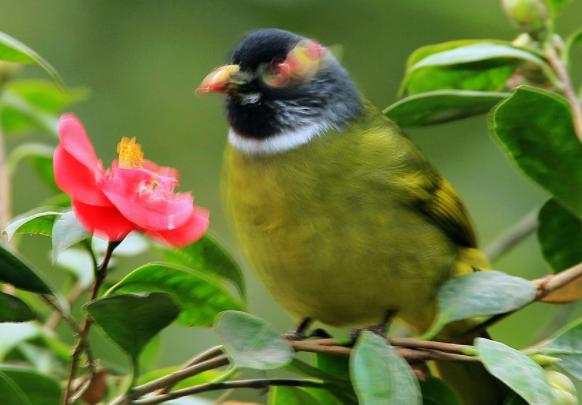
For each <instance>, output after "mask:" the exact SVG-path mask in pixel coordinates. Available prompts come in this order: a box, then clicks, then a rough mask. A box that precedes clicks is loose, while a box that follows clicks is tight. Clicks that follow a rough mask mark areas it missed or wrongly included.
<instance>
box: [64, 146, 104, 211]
mask: <svg viewBox="0 0 582 405" xmlns="http://www.w3.org/2000/svg"><path fill="white" fill-rule="evenodd" d="M53 165H54V169H55V181H56V183H57V185H58V186H59V188H60V189H61V190H63V191H64V192H65V193H67V194H69V195H70V196H71V197H72V198H73V199H74V200H77V201H80V202H83V203H85V204H91V205H102V206H111V203H110V202H109V200H108V199H107V197H105V195H104V194H103V193H102V192H101V191H100V190H99V187H98V186H97V180H96V177H97V175H98V174H99V171H100V166H97V168H94V169H91V168H89V167H88V166H87V165H85V164H83V163H82V162H80V161H79V160H77V159H76V158H75V157H74V156H73V155H71V154H70V153H69V152H68V151H67V150H65V148H64V147H63V145H59V146H57V148H56V149H55V153H54V156H53Z"/></svg>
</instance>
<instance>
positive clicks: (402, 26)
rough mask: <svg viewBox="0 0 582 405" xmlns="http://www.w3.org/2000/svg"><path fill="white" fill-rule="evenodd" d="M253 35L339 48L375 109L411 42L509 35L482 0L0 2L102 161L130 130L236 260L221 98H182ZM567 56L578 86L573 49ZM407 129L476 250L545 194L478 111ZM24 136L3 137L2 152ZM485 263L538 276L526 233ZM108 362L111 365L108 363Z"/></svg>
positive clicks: (576, 7)
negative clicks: (284, 34)
mask: <svg viewBox="0 0 582 405" xmlns="http://www.w3.org/2000/svg"><path fill="white" fill-rule="evenodd" d="M580 16H582V1H578V2H574V4H573V5H572V6H570V7H569V8H567V9H566V12H565V13H564V15H563V16H562V17H561V18H560V19H559V21H558V31H559V32H560V33H562V34H568V33H569V32H571V31H573V30H574V29H576V28H577V24H580V23H581V22H582V21H581V20H580ZM261 27H279V28H284V29H288V30H292V31H296V32H299V33H301V34H304V35H308V36H311V37H313V38H316V39H318V40H320V41H321V42H322V43H324V44H328V45H331V44H341V45H342V46H343V63H344V65H345V66H346V67H347V69H348V70H349V71H350V72H351V74H352V75H353V77H354V79H355V81H356V82H357V84H358V85H359V86H360V89H361V90H362V92H363V93H364V94H366V95H367V97H368V98H370V99H371V100H372V101H373V102H374V103H375V104H376V105H377V106H379V107H382V108H383V107H385V106H387V105H389V104H391V103H392V102H394V101H395V100H396V92H397V89H398V85H399V82H400V80H401V78H402V76H403V71H404V63H405V60H406V58H407V56H408V55H409V54H410V53H411V52H412V51H413V50H414V49H416V48H417V47H419V46H422V45H425V44H430V43H435V42H441V41H447V40H454V39H461V38H501V39H511V38H513V37H514V36H515V35H516V33H515V31H514V29H513V28H512V27H511V26H510V24H509V22H508V21H507V20H506V18H505V16H504V15H503V13H502V9H501V6H500V5H499V2H498V1H495V0H473V1H471V2H467V1H463V0H440V1H426V0H400V1H397V0H394V1H386V0H368V1H357V0H327V1H312V0H239V1H232V0H134V1H128V0H126V1H119V0H82V1H81V0H50V1H49V0H43V1H39V0H0V31H3V32H6V33H8V34H10V35H12V36H14V37H15V38H18V39H20V40H21V41H23V42H24V43H26V44H28V45H30V46H31V47H32V48H34V49H35V50H37V51H38V52H39V53H40V54H41V55H43V56H44V57H45V58H46V59H48V60H49V61H50V62H51V63H52V64H53V65H54V66H55V67H56V68H57V69H58V71H59V72H60V73H61V75H62V76H63V78H64V79H65V81H66V83H67V85H69V86H87V87H88V88H89V89H90V90H91V97H90V98H89V99H88V100H87V101H86V102H83V103H82V104H79V105H77V106H75V108H74V112H75V113H76V114H78V116H79V117H80V118H81V120H82V121H83V122H84V123H85V125H86V128H87V130H88V131H89V134H90V136H91V138H92V139H93V141H94V143H95V145H96V148H97V151H98V154H99V155H100V156H101V157H102V158H103V159H104V161H105V162H106V163H108V162H109V161H110V160H111V159H112V158H113V156H114V153H115V146H116V144H117V142H118V140H119V138H120V137H121V136H125V135H136V136H137V137H138V139H139V141H140V142H141V143H142V145H143V148H144V150H145V153H146V156H147V157H149V158H151V159H152V160H155V161H157V162H159V163H161V164H165V165H171V166H175V167H177V168H178V169H179V170H180V171H181V173H182V183H183V188H184V189H191V190H194V194H195V196H196V198H197V201H198V203H199V204H200V205H202V206H205V207H208V208H210V210H211V213H212V217H211V221H212V222H211V229H212V231H213V232H214V233H215V234H216V235H218V237H219V238H220V239H221V240H223V241H224V242H225V243H226V244H227V245H228V246H230V247H232V251H233V252H234V253H235V255H236V256H237V257H239V258H240V254H238V251H237V249H236V243H235V241H234V240H233V239H232V238H231V235H230V233H229V229H228V226H227V224H226V223H225V219H224V215H223V211H222V205H221V198H220V192H219V187H218V186H219V181H220V169H221V160H222V150H223V147H224V144H225V140H226V136H225V134H226V130H227V126H226V122H225V119H224V117H223V113H222V101H221V99H220V98H219V97H218V96H216V97H215V96H211V97H208V96H201V95H195V94H193V89H194V88H195V87H196V85H197V84H198V82H199V81H200V80H201V79H202V78H203V77H204V76H205V75H206V73H208V72H209V71H210V70H211V69H212V68H214V67H215V66H217V65H220V64H223V63H224V62H225V61H226V60H227V57H228V54H229V52H230V49H231V47H232V46H233V45H234V44H235V43H236V42H237V41H238V40H239V39H240V37H241V36H242V35H243V34H244V33H245V32H247V31H250V30H253V29H256V28H261ZM574 56H575V64H574V66H575V69H574V71H575V72H578V73H575V78H576V79H577V82H578V83H580V79H581V78H582V74H580V73H582V69H581V68H582V60H581V59H582V58H581V56H582V55H581V52H579V51H578V52H577V53H576V54H575V55H574ZM24 76H26V77H35V76H38V77H43V72H41V71H40V70H39V69H38V68H34V67H28V68H27V71H26V74H25V75H24ZM408 133H409V134H410V135H411V137H412V138H413V139H414V140H415V141H416V142H417V143H418V144H419V145H420V146H421V148H422V149H423V150H424V151H425V152H426V154H427V155H428V156H429V157H430V159H431V160H432V161H433V162H434V163H435V165H436V166H437V167H438V168H439V169H440V170H441V172H442V173H443V174H444V175H445V176H446V177H448V178H449V179H450V181H451V182H452V183H453V185H454V186H455V187H456V188H457V189H458V191H459V193H460V194H461V195H462V197H463V199H464V200H465V202H466V204H467V206H468V208H469V211H470V212H471V214H472V216H473V218H474V221H475V223H476V228H477V229H478V233H479V235H480V240H481V242H482V244H483V245H487V243H488V242H490V241H491V240H492V239H493V238H494V237H495V236H496V235H498V234H499V233H500V232H501V231H502V230H504V229H505V228H506V227H507V226H509V225H510V224H512V223H514V222H515V221H516V220H518V219H519V218H520V217H522V216H523V215H525V214H526V213H528V212H529V211H531V210H532V209H535V208H537V207H540V206H541V204H542V203H543V202H544V201H545V199H546V194H545V193H544V192H543V191H542V190H541V189H539V188H538V187H537V186H536V185H534V184H533V183H531V182H530V181H528V180H527V179H526V178H525V177H524V176H522V175H521V174H520V173H518V172H517V170H516V169H515V168H514V167H513V166H512V165H511V164H510V162H509V161H508V160H507V159H506V158H505V157H504V156H503V155H502V153H501V151H500V150H499V149H498V148H497V146H496V145H495V144H494V143H493V142H492V140H491V138H490V137H489V135H488V133H487V122H486V118H485V117H484V116H483V117H478V118H474V119H469V120H464V121H460V122H456V123H453V124H447V125H441V126H436V127H429V128H423V129H415V130H409V131H408ZM27 139H30V137H28V138H24V139H23V138H19V139H13V140H10V141H9V146H11V147H13V146H14V145H15V144H17V143H20V142H22V141H23V140H27ZM14 188H15V196H14V197H15V200H14V206H15V213H22V212H24V211H27V210H29V209H31V208H33V207H35V206H36V205H37V204H38V202H39V201H41V200H42V198H43V197H45V196H46V194H47V193H46V190H45V189H44V188H43V186H42V184H41V183H40V182H39V181H38V180H37V178H36V176H35V175H34V174H33V173H32V171H31V170H29V169H28V168H25V167H23V169H22V170H21V171H20V173H19V174H18V176H17V178H16V181H15V183H14ZM22 249H23V252H24V253H25V254H27V255H28V256H29V257H31V258H32V259H33V261H35V262H36V263H37V264H38V265H39V266H40V267H43V268H44V269H45V270H46V271H47V272H49V273H51V274H52V275H53V277H55V278H58V277H59V276H58V275H57V274H56V273H55V272H57V270H56V269H47V268H46V263H47V257H48V253H46V251H47V249H48V241H46V240H42V239H41V238H35V239H34V240H33V241H30V240H27V241H25V243H23V244H22ZM39 252H40V253H39ZM241 260H242V259H241ZM127 266H129V264H128V265H127ZM495 268H496V269H499V270H503V271H506V272H508V273H511V274H515V275H520V276H524V277H528V278H533V277H539V276H541V275H543V274H544V273H546V272H547V271H548V267H547V266H546V265H545V264H544V262H543V260H542V258H541V255H540V253H539V250H538V247H537V244H536V240H535V237H530V238H529V239H528V241H527V243H524V244H523V245H522V246H520V247H519V248H518V249H516V250H515V251H514V252H512V253H511V254H509V255H507V256H506V257H505V258H504V259H503V260H501V261H499V262H498V263H496V265H495ZM246 270H247V271H246V280H247V284H248V289H249V303H248V304H249V309H250V311H252V312H255V313H257V314H258V315H260V316H262V317H264V318H266V319H268V320H269V321H271V322H272V323H274V324H275V325H276V326H277V327H278V328H279V329H280V330H288V329H290V328H291V327H292V322H291V320H290V318H289V317H288V316H287V315H286V314H284V313H283V312H282V310H281V309H280V308H279V306H278V305H276V304H274V303H273V301H272V299H271V297H270V296H269V295H268V293H267V292H266V291H265V289H264V288H263V287H262V286H261V285H260V283H259V282H258V280H257V279H256V277H255V276H254V274H253V273H252V272H251V271H250V269H248V266H246ZM387 282H389V281H388V280H387ZM577 312H578V315H579V314H580V313H581V311H580V309H578V310H577ZM575 315H576V314H575V312H574V311H568V310H567V309H563V308H560V307H558V308H556V307H552V308H551V307H549V306H544V305H538V304H536V305H533V306H531V307H530V308H528V309H527V310H525V311H522V312H520V313H519V314H518V315H516V316H513V317H512V318H510V319H509V320H508V321H506V322H504V323H503V324H502V325H500V326H498V327H497V328H496V330H494V336H495V337H497V338H500V339H502V340H504V341H506V342H507V343H509V344H512V345H516V346H518V347H519V346H523V345H525V344H528V343H531V342H532V341H533V340H535V339H538V338H539V337H540V334H543V333H544V330H546V328H547V325H548V322H550V321H551V320H552V319H554V318H555V317H556V316H559V317H561V318H563V320H566V319H567V318H568V317H574V316H575ZM214 340H215V337H214V335H213V334H212V332H211V331H205V330H200V329H185V328H180V327H171V328H170V329H168V330H167V331H165V332H164V335H163V339H162V347H161V355H160V358H159V364H160V365H169V364H175V363H178V362H181V361H183V360H185V359H186V358H188V357H189V356H191V355H193V354H195V353H196V351H198V350H199V349H201V348H203V347H206V346H209V345H210V344H212V343H213V342H214ZM102 350H109V349H108V348H107V346H104V347H103V348H102ZM108 357H110V358H111V359H112V360H113V361H115V362H116V363H119V364H121V365H123V364H124V359H123V358H117V357H120V355H119V354H116V355H115V356H111V355H109V356H108Z"/></svg>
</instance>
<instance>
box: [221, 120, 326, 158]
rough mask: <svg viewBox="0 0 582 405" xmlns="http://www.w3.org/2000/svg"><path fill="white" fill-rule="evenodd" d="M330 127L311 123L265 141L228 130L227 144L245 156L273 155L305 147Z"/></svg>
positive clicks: (321, 123) (320, 123)
mask: <svg viewBox="0 0 582 405" xmlns="http://www.w3.org/2000/svg"><path fill="white" fill-rule="evenodd" d="M332 127H333V125H330V124H329V123H327V122H319V123H313V124H309V125H306V126H303V127H301V128H299V129H296V130H293V131H287V132H282V133H280V134H277V135H273V136H271V137H268V138H265V139H253V138H248V137H245V136H242V135H239V134H237V133H236V132H235V131H234V130H233V129H232V128H230V129H229V131H228V142H229V143H230V144H231V145H232V146H233V147H234V148H235V149H238V150H239V151H241V152H243V153H244V154H247V155H275V154H277V153H281V152H286V151H289V150H292V149H295V148H298V147H299V146H301V145H305V144H306V143H308V142H309V141H311V140H312V139H313V138H315V137H316V136H319V135H321V134H322V133H324V132H325V131H326V130H328V129H331V128H332Z"/></svg>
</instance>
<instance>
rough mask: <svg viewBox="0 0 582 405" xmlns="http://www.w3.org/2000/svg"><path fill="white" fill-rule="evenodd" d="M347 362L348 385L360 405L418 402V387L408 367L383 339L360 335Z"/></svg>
mask: <svg viewBox="0 0 582 405" xmlns="http://www.w3.org/2000/svg"><path fill="white" fill-rule="evenodd" d="M350 361H351V363H350V365H351V375H352V383H353V384H354V387H355V390H356V393H357V395H358V399H359V401H360V404H362V405H376V404H378V405H385V404H408V405H415V404H416V405H420V404H421V403H422V399H421V395H420V387H419V385H418V381H417V380H416V377H415V376H414V374H413V372H412V370H411V368H410V367H409V366H408V363H406V362H405V361H404V359H402V357H400V356H399V355H398V353H397V352H396V350H394V348H393V347H392V346H391V345H390V344H388V343H387V342H386V340H385V339H384V338H382V337H380V336H378V335H375V334H373V333H371V332H364V333H363V334H362V335H360V337H359V338H358V342H357V343H356V346H355V348H354V351H353V352H352V355H351V359H350Z"/></svg>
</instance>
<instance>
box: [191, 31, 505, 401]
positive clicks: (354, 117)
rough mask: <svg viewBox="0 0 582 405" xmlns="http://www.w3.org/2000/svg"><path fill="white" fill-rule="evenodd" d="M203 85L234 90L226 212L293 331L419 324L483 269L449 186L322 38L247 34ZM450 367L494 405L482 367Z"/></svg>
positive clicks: (469, 397) (471, 397)
mask: <svg viewBox="0 0 582 405" xmlns="http://www.w3.org/2000/svg"><path fill="white" fill-rule="evenodd" d="M198 91H200V92H220V93H224V94H225V95H226V114H227V118H228V122H229V124H230V130H229V134H228V145H227V148H226V152H225V162H224V181H223V188H224V197H225V200H226V205H227V208H228V213H229V215H230V217H231V220H232V223H233V225H234V230H235V233H236V235H237V236H238V239H239V241H240V245H241V247H242V250H243V252H244V254H245V255H246V257H247V258H248V259H249V261H250V263H251V264H252V266H253V268H254V269H255V270H256V272H257V273H258V275H259V276H260V278H261V279H262V281H263V283H264V284H265V286H266V287H267V288H268V290H269V291H270V292H271V294H272V295H273V297H274V298H275V299H276V300H277V301H278V302H279V303H280V304H281V305H282V306H283V307H284V308H285V309H286V310H287V311H288V312H289V313H290V314H292V315H293V317H294V318H295V319H296V320H297V321H298V322H300V327H299V328H298V333H302V332H303V331H304V329H305V327H306V326H307V325H308V324H309V322H310V321H311V320H317V321H320V322H322V323H323V324H326V325H331V326H335V327H343V326H369V325H379V326H380V327H382V326H384V325H385V323H386V322H387V321H388V320H389V318H390V316H389V315H392V314H396V316H398V317H399V318H401V319H402V320H404V321H405V322H407V323H408V324H410V325H411V326H412V327H414V328H415V329H416V330H417V331H419V332H422V331H425V330H426V329H427V328H428V327H429V326H430V324H431V322H432V321H433V319H434V317H435V312H436V305H435V297H436V293H437V290H438V288H439V286H440V285H442V284H443V283H444V282H445V281H447V280H449V279H451V278H453V277H457V276H462V275H465V274H469V273H471V272H473V271H475V270H476V269H487V268H488V267H489V265H488V263H487V260H486V258H485V257H484V255H483V254H482V253H481V252H480V251H479V250H478V248H477V242H476V237H475V233H474V231H473V228H472V225H471V221H470V219H469V216H468V214H467V211H466V209H465V207H464V206H463V203H462V202H461V200H460V198H459V196H458V195H457V193H456V192H455V190H454V189H453V188H452V187H451V185H450V184H449V183H448V182H447V181H446V180H445V179H444V178H443V177H441V176H440V175H439V174H438V172H437V171H436V170H435V169H434V167H433V166H432V165H431V164H430V163H429V162H428V160H427V159H426V157H425V156H424V155H423V154H422V152H421V151H420V150H419V149H418V147H416V146H415V145H414V143H413V142H412V141H411V140H410V138H408V137H407V136H406V135H405V134H404V133H403V132H402V131H401V130H400V129H399V128H398V127H397V126H396V125H395V124H394V123H393V122H392V121H390V120H389V119H388V118H386V117H385V116H384V115H383V114H382V113H381V112H380V111H379V110H378V109H376V108H375V107H374V106H373V105H372V104H370V103H369V102H368V101H366V100H365V98H363V97H362V96H361V94H360V93H359V91H358V90H357V88H356V86H355V84H354V83H353V81H352V80H351V79H350V77H349V75H348V73H347V72H346V70H345V69H344V68H343V67H342V66H341V65H340V63H339V62H338V61H337V59H336V58H335V57H334V55H333V54H332V53H331V52H329V51H328V50H327V49H326V48H324V47H323V46H321V45H320V44H319V43H317V42H316V41H314V40H310V39H307V38H305V37H302V36H300V35H297V34H294V33H290V32H287V31H283V30H278V29H264V30H259V31H256V32H252V33H250V34H248V35H247V36H246V37H245V38H244V39H243V40H242V41H241V42H240V44H239V45H238V46H237V47H236V48H235V50H234V52H233V53H232V57H231V62H230V64H229V65H225V66H221V67H219V68H217V69H216V70H214V71H213V72H212V73H210V74H209V75H208V76H207V77H206V78H205V79H204V80H203V82H202V84H201V85H200V87H199V88H198ZM468 327H470V323H469V322H464V323H457V324H456V325H455V327H454V328H449V330H447V331H446V332H445V335H443V336H444V337H445V338H446V337H447V334H452V333H454V332H458V331H461V330H463V328H465V329H466V328H468ZM453 329H454V330H453ZM462 367H464V368H462ZM446 369H449V370H446ZM442 372H443V374H444V375H445V377H446V376H447V375H451V376H453V377H454V378H451V380H455V381H456V384H455V381H452V382H451V383H452V384H453V385H455V386H456V387H457V388H459V391H460V394H461V395H463V397H464V401H465V403H467V404H496V403H498V400H499V398H497V397H495V395H496V394H495V392H494V390H491V389H489V388H487V386H486V383H485V382H484V381H483V379H485V378H488V377H487V375H486V373H485V371H484V369H482V368H480V367H479V366H477V367H476V366H474V365H471V366H466V365H458V364H456V365H454V366H450V365H446V367H443V368H442ZM489 378H491V377H489ZM467 381H470V382H472V383H473V384H472V385H478V386H480V388H479V387H478V389H480V392H479V393H477V394H476V393H475V391H474V390H473V391H471V390H468V389H467V388H468V386H469V385H471V384H468V383H467ZM475 383H477V384H475ZM466 391H469V392H466Z"/></svg>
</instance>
